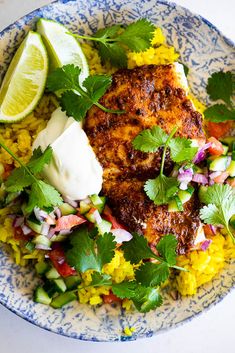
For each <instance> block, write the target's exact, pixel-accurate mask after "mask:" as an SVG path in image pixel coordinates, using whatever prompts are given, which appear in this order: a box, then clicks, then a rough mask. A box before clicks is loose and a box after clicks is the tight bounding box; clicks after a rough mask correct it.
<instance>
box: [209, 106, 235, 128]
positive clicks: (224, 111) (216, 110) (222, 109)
mask: <svg viewBox="0 0 235 353" xmlns="http://www.w3.org/2000/svg"><path fill="white" fill-rule="evenodd" d="M204 115H205V118H206V119H207V120H210V121H213V122H214V123H221V122H223V121H227V120H235V110H234V109H232V110H230V109H228V108H227V107H226V105H224V104H214V105H212V106H211V107H209V108H207V109H206V110H205V111H204Z"/></svg>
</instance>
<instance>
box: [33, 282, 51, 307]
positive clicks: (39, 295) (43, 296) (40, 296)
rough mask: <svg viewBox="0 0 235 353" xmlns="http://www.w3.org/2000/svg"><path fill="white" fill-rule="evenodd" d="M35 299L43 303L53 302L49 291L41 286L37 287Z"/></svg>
mask: <svg viewBox="0 0 235 353" xmlns="http://www.w3.org/2000/svg"><path fill="white" fill-rule="evenodd" d="M33 300H34V301H35V302H36V303H41V304H45V305H49V304H50V303H51V298H50V297H49V295H48V294H47V292H46V291H45V290H44V289H43V288H42V287H40V286H38V287H37V288H36V289H35V291H34V298H33Z"/></svg>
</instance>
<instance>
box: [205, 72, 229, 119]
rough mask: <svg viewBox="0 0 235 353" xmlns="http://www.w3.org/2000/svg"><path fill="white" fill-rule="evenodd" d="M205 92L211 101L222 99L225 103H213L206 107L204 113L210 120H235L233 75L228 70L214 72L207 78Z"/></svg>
mask: <svg viewBox="0 0 235 353" xmlns="http://www.w3.org/2000/svg"><path fill="white" fill-rule="evenodd" d="M207 93H208V94H209V97H210V99H211V100H213V101H217V100H222V101H223V102H224V103H225V104H221V103H218V104H214V105H212V106H210V107H209V108H207V109H206V110H205V112H204V115H205V117H206V119H207V120H209V121H212V122H216V123H219V122H224V121H226V120H235V108H234V105H233V102H232V98H233V97H234V95H235V75H234V74H233V73H231V72H230V71H228V72H223V71H219V72H215V73H213V74H212V75H211V77H210V78H209V79H208V83H207Z"/></svg>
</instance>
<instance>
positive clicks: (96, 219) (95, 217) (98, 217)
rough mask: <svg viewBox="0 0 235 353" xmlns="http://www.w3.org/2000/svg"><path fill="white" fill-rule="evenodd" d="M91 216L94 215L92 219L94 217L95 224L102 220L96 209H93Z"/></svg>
mask: <svg viewBox="0 0 235 353" xmlns="http://www.w3.org/2000/svg"><path fill="white" fill-rule="evenodd" d="M93 216H94V219H95V221H96V223H97V224H100V223H101V222H102V218H101V216H100V214H99V211H98V210H95V211H94V212H93Z"/></svg>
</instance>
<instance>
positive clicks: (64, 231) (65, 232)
mask: <svg viewBox="0 0 235 353" xmlns="http://www.w3.org/2000/svg"><path fill="white" fill-rule="evenodd" d="M71 233H72V230H70V229H63V230H61V231H60V232H59V233H58V235H68V234H71Z"/></svg>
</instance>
